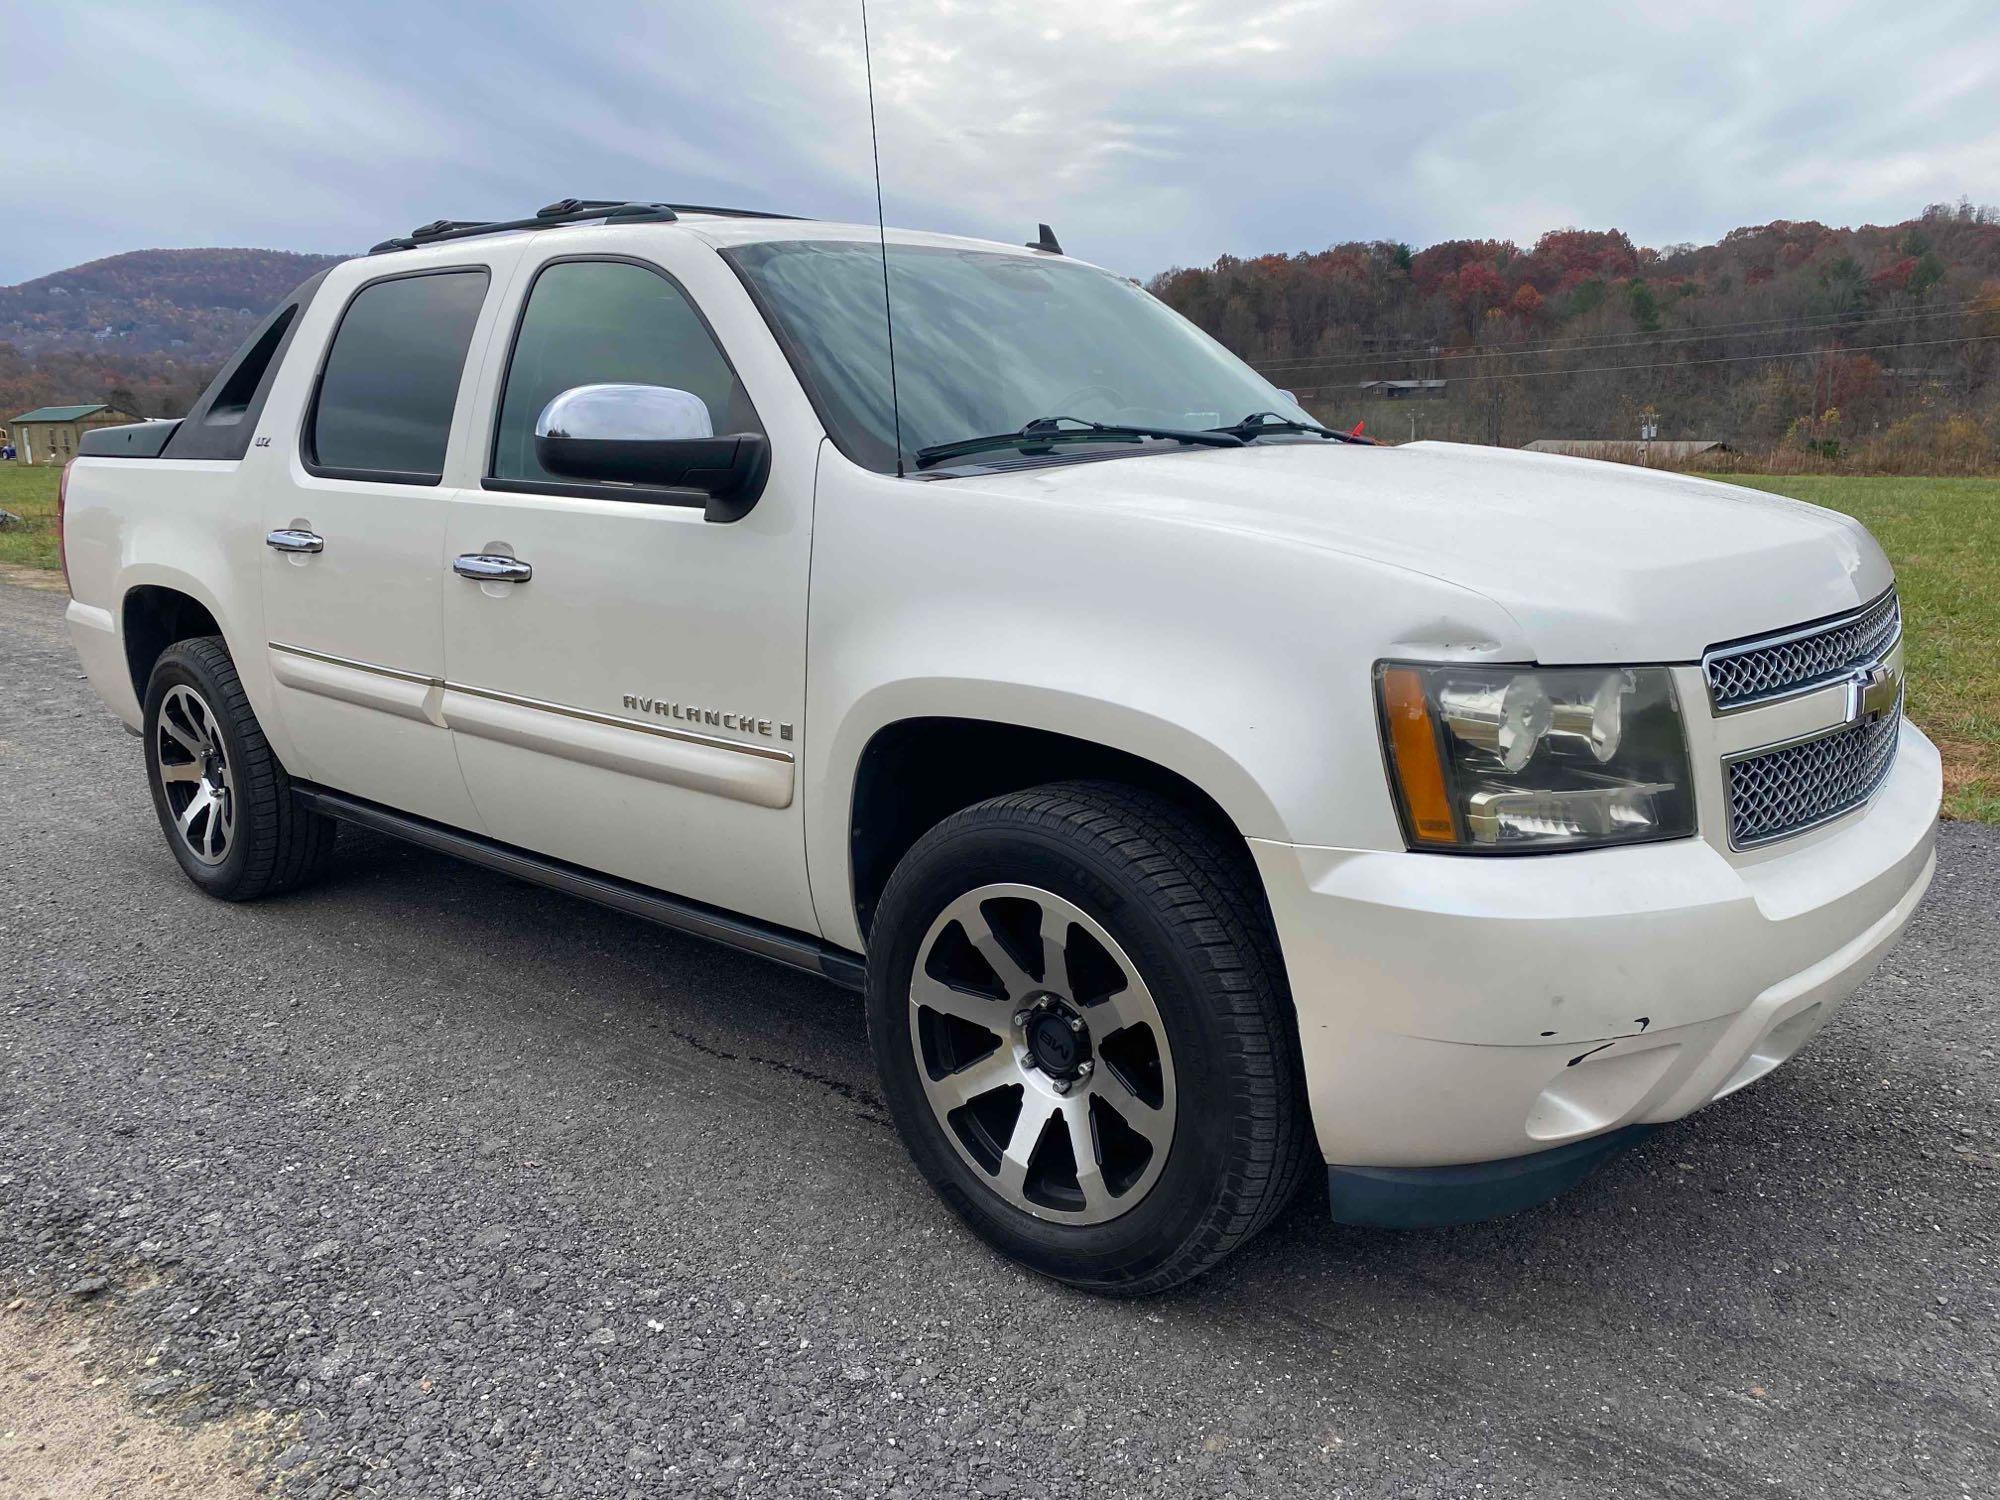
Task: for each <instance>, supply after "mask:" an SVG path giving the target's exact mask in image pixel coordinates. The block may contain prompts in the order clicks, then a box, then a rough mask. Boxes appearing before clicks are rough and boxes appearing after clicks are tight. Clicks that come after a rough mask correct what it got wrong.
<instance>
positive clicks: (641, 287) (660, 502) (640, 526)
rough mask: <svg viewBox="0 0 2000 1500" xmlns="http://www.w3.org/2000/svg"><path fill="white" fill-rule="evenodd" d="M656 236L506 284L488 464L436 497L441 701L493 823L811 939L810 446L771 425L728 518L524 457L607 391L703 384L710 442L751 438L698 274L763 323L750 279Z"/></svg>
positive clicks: (507, 837) (694, 501)
mask: <svg viewBox="0 0 2000 1500" xmlns="http://www.w3.org/2000/svg"><path fill="white" fill-rule="evenodd" d="M646 250H647V254H646V255H645V256H637V255H635V256H633V257H629V258H614V257H606V256H593V257H561V256H557V257H555V258H552V259H550V260H548V261H546V262H545V263H544V264H542V265H541V266H540V267H539V268H537V269H536V270H535V271H534V273H533V275H532V276H523V277H522V278H520V279H521V280H524V281H526V282H527V287H526V290H525V291H524V293H523V294H522V295H521V297H520V298H519V299H518V301H519V306H520V312H519V315H518V320H517V321H516V323H515V326H514V329H513V336H512V340H511V342H510V343H508V344H506V345H504V346H503V345H502V344H501V343H500V342H498V341H497V340H496V343H495V345H494V355H493V360H492V362H493V364H494V374H493V377H492V379H491V381H490V382H489V384H490V385H491V387H492V390H493V395H492V396H491V398H490V399H489V401H488V403H487V410H488V411H490V412H491V413H492V422H493V433H492V439H491V442H490V443H489V445H488V450H487V464H486V467H485V471H484V476H483V478H482V479H481V480H480V481H479V487H478V488H470V487H468V488H466V489H464V490H461V491H458V492H457V493H456V494H455V495H454V497H453V499H452V501H451V505H450V511H451V514H450V518H449V521H448V524H447V535H446V548H445V551H446V555H447V558H448V560H449V561H448V566H454V565H455V566H456V567H457V569H458V570H459V573H458V576H447V577H446V578H445V580H444V611H443V615H444V638H445V639H444V654H445V665H446V672H445V675H446V678H447V682H446V687H445V698H444V714H445V718H446V720H447V722H449V724H450V725H451V727H452V731H453V734H454V736H455V738H456V741H457V745H458V758H459V763H460V765H461V767H462V768H463V770H464V774H465V778H466V782H467V785H468V786H469V787H470V789H471V793H472V797H473V801H474V803H475V804H476V806H477V809H478V812H479V817H480V821H481V823H482V825H483V826H484V828H485V829H486V831H487V832H488V833H489V834H490V835H491V836H492V837H494V838H497V839H500V840H502V841H504V842H506V843H510V844H516V845H520V846H522V847H525V848H528V849H533V850H536V851H538V852H541V853H544V854H548V855H552V856H554V857H556V858H559V859H563V860H568V861H570V862H572V863H575V864H580V865H584V866H587V867H589V868H591V869H593V870H600V871H604V872H607V873H609V874H613V875H618V876H621V877H624V878H626V879H629V880H634V881H638V882H640V883H642V884H644V885H648V886H652V887H655V888H657V889H661V890H665V891H669V892H672V893H675V894H677V895H682V896H686V897H691V898H694V899H697V900H701V901H705V902H708V903H710V904H713V905H716V906H720V907H723V908H725V909H727V910H730V911H734V912H740V913H743V914H745V915H749V916H753V917H760V918H763V919H764V920H766V921H770V922H775V923H778V924H780V925H783V926H786V927H792V928H797V929H801V930H813V929H814V928H815V926H816V923H815V920H814V917H813V912H812V903H811V897H810V894H809V893H808V891H807V888H806V880H805V863H804V852H803V838H804V835H803V824H802V821H801V815H800V806H799V791H800V788H799V780H798V766H797V762H796V755H797V752H798V749H799V746H800V741H801V738H802V736H803V733H804V726H803V723H802V717H803V712H804V706H805V620H806V586H807V567H808V563H809V560H810V537H811V505H812V482H813V468H814V463H815V460H816V456H817V454H816V443H814V442H809V441H805V440H800V441H796V442H793V443H791V444H789V445H788V444H785V443H783V442H774V451H773V454H772V467H771V474H770V478H769V480H768V482H767V485H766V487H765V490H764V492H763V494H762V497H761V498H760V499H759V501H758V503H757V505H756V506H755V508H754V509H752V510H751V511H750V513H749V514H748V515H747V516H744V517H743V518H741V519H739V520H736V521H730V522H721V521H710V520H707V519H705V517H704V512H703V508H702V504H701V500H702V497H700V496H698V495H692V494H690V493H688V492H684V491H646V490H642V489H636V488H633V487H631V486H616V485H605V484H595V485H593V484H580V483H575V482H571V481H565V480H563V479H560V478H558V477H556V476H554V475H552V474H550V473H548V472H547V471H546V470H545V469H544V468H543V467H542V466H541V464H540V463H539V462H538V461H537V458H536V453H535V442H534V427H535V421H536V418H537V417H538V415H539V414H540V413H541V411H542V409H543V408H544V407H545V406H546V405H547V404H548V403H549V402H550V401H551V400H552V399H553V398H554V397H556V396H557V395H559V394H561V393H562V392H563V391H566V390H570V389H573V388H574V387H577V386H584V385H594V384H599V383H606V382H612V383H636V384H642V385H652V386H667V387H672V388H674V389H676V390H680V391H686V392H689V393H692V394H693V395H694V396H696V397H698V398H700V400H701V402H702V403H703V404H704V405H705V406H706V407H707V409H708V416H709V420H710V423H711V426H712V428H713V430H714V431H715V432H716V433H718V434H724V433H732V432H760V431H763V430H764V429H763V426H762V423H761V422H760V420H759V417H758V412H757V408H756V406H755V404H754V403H753V402H752V400H751V396H750V393H749V391H748V390H747V389H746V387H745V385H744V383H743V381H742V380H741V379H740V378H739V376H738V372H737V368H736V366H734V365H733V364H732V363H731V361H730V359H729V357H728V355H727V354H725V352H724V349H723V347H722V343H721V341H720V340H719V339H718V338H717V336H716V334H715V333H714V332H712V331H711V328H710V326H709V322H708V320H707V319H705V318H704V317H703V315H702V313H701V311H700V310H699V309H698V307H697V304H696V301H695V298H694V295H693V294H691V293H690V291H689V290H688V288H689V287H695V288H697V289H699V288H700V287H701V286H702V285H703V284H704V282H705V284H706V285H707V287H708V288H709V291H710V293H711V295H714V296H715V297H717V298H718V299H723V300H726V301H728V303H729V304H730V310H731V313H732V315H739V316H748V317H752V318H754V317H755V314H754V312H753V311H751V310H750V309H749V307H748V302H747V298H746V297H745V296H744V294H743V293H742V291H741V288H740V287H737V286H735V284H734V282H733V280H731V279H730V277H729V273H728V272H727V270H726V268H724V267H722V265H721V263H720V261H719V260H717V258H716V257H715V255H714V253H713V252H712V251H711V250H709V249H708V248H707V247H706V246H704V245H701V244H699V243H698V242H694V241H692V240H691V239H683V238H682V237H681V236H678V235H669V234H661V233H659V232H658V231H655V232H653V234H651V235H650V236H647V241H646ZM677 260H684V261H685V262H686V263H685V264H677ZM732 294H733V295H732ZM503 353H504V358H503ZM473 559H487V561H484V562H474V561H472V560H473ZM493 559H512V560H513V564H514V565H513V566H512V567H509V566H508V565H507V564H506V563H504V562H495V561H492V560H493ZM509 573H513V574H515V575H519V576H516V577H512V578H510V577H508V576H506V575H507V574H509ZM496 575H497V576H496Z"/></svg>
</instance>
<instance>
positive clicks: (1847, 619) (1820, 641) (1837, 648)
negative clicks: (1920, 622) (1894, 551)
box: [1701, 589, 1903, 713]
mask: <svg viewBox="0 0 2000 1500" xmlns="http://www.w3.org/2000/svg"><path fill="white" fill-rule="evenodd" d="M1902 629H1903V615H1902V611H1901V609H1900V608H1899V607H1898V606H1897V603H1896V591H1895V590H1894V589H1891V590H1889V592H1888V593H1886V594H1884V595H1883V596H1882V597H1881V598H1879V599H1877V600H1875V601H1874V603H1872V604H1868V605H1865V606H1863V607H1862V608H1861V609H1858V610H1856V611H1854V613H1852V614H1849V615H1843V616H1841V617H1840V618H1839V619H1837V620H1827V621H1823V622H1822V623H1820V624H1818V625H1811V626H1808V627H1806V628H1805V629H1803V630H1793V631H1787V632H1785V633H1784V634H1782V635H1773V636H1764V637H1762V638H1760V639H1758V640H1754V641H1742V642H1739V643H1738V644H1736V645H1733V646H1718V647H1716V648H1715V649H1714V650H1712V651H1710V652H1709V653H1708V655H1706V656H1704V657H1703V658H1702V661H1701V670H1702V675H1703V676H1705V677H1706V678H1707V679H1708V696H1709V701H1710V702H1711V703H1713V704H1714V705H1715V711H1716V712H1717V713H1724V712H1727V711H1728V710H1730V709H1737V708H1748V707H1750V706H1751V705H1752V704H1756V703H1767V702H1769V701H1770V700H1772V699H1774V698H1787V697H1790V696H1791V695H1792V694H1794V693H1804V692H1810V691H1812V690H1813V689H1814V688H1816V687H1821V686H1823V685H1825V684H1826V683H1829V682H1833V681H1836V680H1838V679H1839V678H1841V677H1842V676H1844V675H1846V674H1847V673H1848V672H1850V671H1851V670H1853V669H1854V668H1855V667H1858V666H1865V665H1867V664H1868V663H1870V662H1874V661H1879V660H1880V659H1881V658H1882V657H1883V656H1885V655H1887V654H1888V651H1889V648H1890V647H1891V646H1893V645H1894V644H1895V643H1896V638H1897V636H1899V635H1900V634H1901V633H1902Z"/></svg>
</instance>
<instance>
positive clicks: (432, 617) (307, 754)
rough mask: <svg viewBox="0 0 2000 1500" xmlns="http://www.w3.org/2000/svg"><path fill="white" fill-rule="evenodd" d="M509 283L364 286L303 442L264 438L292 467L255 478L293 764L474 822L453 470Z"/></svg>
mask: <svg viewBox="0 0 2000 1500" xmlns="http://www.w3.org/2000/svg"><path fill="white" fill-rule="evenodd" d="M496 280H497V278H496V275H495V267H494V266H492V265H490V264H486V263H477V264H466V265H462V266H455V267H451V268H448V269H439V270H425V271H421V272H416V273H409V272H404V273H395V272H390V273H389V274H386V275H383V276H381V277H378V278H376V279H374V280H372V281H369V282H367V283H366V284H364V285H363V286H361V287H360V288H359V290H357V291H356V292H355V293H354V295H353V296H352V298H350V299H349V300H348V301H347V303H346V305H345V307H344V308H342V309H341V311H340V313H339V315H338V317H339V321H338V325H337V327H336V329H335V331H334V335H333V339H332V342H331V344H330V345H329V347H328V349H327V353H326V356H325V358H324V360H323V362H322V365H321V367H320V370H319V372H318V375H317V380H316V383H315V388H314V392H313V394H312V396H311V397H310V398H309V401H308V404H307V408H306V416H305V422H304V425H303V428H302V430H301V432H300V435H299V442H298V446H297V451H296V452H283V453H280V452H278V451H272V450H261V451H262V452H263V453H267V454H268V457H265V458H264V460H263V462H264V464H266V465H269V466H270V467H272V468H274V469H275V468H279V467H280V466H283V467H284V468H288V469H289V473H288V474H280V475H274V476H273V479H274V480H275V482H272V483H268V484H260V485H259V486H258V492H259V494H260V495H261V496H263V497H264V499H263V505H262V514H261V518H260V519H261V521H262V523H263V526H264V528H265V533H266V552H265V557H264V615H265V630H266V646H267V649H268V651H269V653H270V665H271V672H272V676H273V678H274V679H275V681H276V698H277V708H278V712H279V714H280V716H281V717H282V718H283V720H284V722H285V726H286V728H287V729H288V730H289V731H290V735H291V739H292V742H293V744H294V745H295V746H296V750H297V758H298V759H299V761H300V762H301V763H300V764H299V765H297V766H295V767H294V768H293V769H294V770H295V771H296V772H297V773H298V774H299V775H301V776H304V777H306V778H308V779H310V780H313V781H316V782H320V783H322V784H324V785H326V786H329V787H334V788H337V789H339V790H341V791H345V792H350V793H353V794H354V795H356V796H359V797H365V798H368V799H370V800H371V801H375V802H381V803H385V804H387V805H389V806H391V807H395V808H398V809H400V810H402V811H404V812H411V813H416V814H419V815H420V816H423V817H427V818H435V819H437V820H439V821H441V822H445V823H451V824H455V825H458V826H460V827H476V826H477V821H476V817H475V815H474V813H473V809H472V803H471V799H470V798H469V797H468V796H467V794H466V790H465V779H464V777H463V776H461V775H460V774H459V769H458V761H457V758H456V757H455V756H454V754H453V753H452V743H451V735H450V733H449V731H448V730H446V728H445V727H444V721H443V719H442V717H441V715H440V707H441V699H442V690H443V683H442V679H443V676H444V639H443V634H442V631H441V629H440V625H439V621H438V596H439V590H440V586H441V584H442V581H443V578H444V572H443V560H444V533H445V521H446V501H447V498H448V496H449V493H450V492H449V491H448V490H447V489H446V488H444V486H443V476H444V473H445V459H446V450H447V448H448V446H449V444H450V442H451V437H452V432H453V429H454V415H455V413H456V411H457V408H458V406H459V404H460V396H461V386H462V383H463V377H464V372H465V369H466V365H467V355H468V352H469V351H470V350H471V349H473V348H474V347H475V336H476V335H477V334H480V333H482V332H483V330H484V326H485V320H483V319H482V311H483V309H484V308H485V307H486V305H487V304H488V303H489V301H496V300H497V299H496V298H494V297H492V295H491V294H492V292H493V291H494V284H495V281H496ZM466 394H467V395H468V396H469V394H470V393H469V391H468V392H467V393H466ZM259 456H260V450H256V449H253V450H252V460H253V462H255V461H256V460H257V459H258V458H259Z"/></svg>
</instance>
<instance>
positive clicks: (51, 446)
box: [12, 401, 142, 464]
mask: <svg viewBox="0 0 2000 1500" xmlns="http://www.w3.org/2000/svg"><path fill="white" fill-rule="evenodd" d="M141 420H142V418H139V417H135V416H133V415H132V414H131V413H130V412H124V411H120V410H118V408H117V407H115V406H106V405H105V404H104V403H103V402H102V401H98V402H94V403H92V404H91V405H89V406H38V407H36V408H35V409H34V410H33V411H24V412H22V413H21V415H20V416H18V417H16V418H14V421H13V424H12V426H13V433H14V449H15V453H16V455H17V462H20V463H24V464H66V463H68V462H69V461H70V460H71V459H72V458H75V457H76V450H77V449H78V448H79V447H81V446H82V445H83V435H84V434H85V433H86V432H88V431H89V430H90V429H91V428H93V427H121V426H123V425H124V424H125V423H127V422H137V421H141Z"/></svg>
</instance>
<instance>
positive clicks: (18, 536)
mask: <svg viewBox="0 0 2000 1500" xmlns="http://www.w3.org/2000/svg"><path fill="white" fill-rule="evenodd" d="M61 473H62V470H60V469H55V468H48V469H31V468H29V467H27V465H25V464H0V510H5V511H12V512H13V513H14V514H15V515H17V516H19V517H21V518H22V519H23V520H24V521H26V522H27V523H28V524H27V525H26V526H9V527H6V528H4V529H0V563H12V564H13V565H14V566H15V567H22V568H54V567H58V566H60V564H59V562H58V561H57V559H56V478H57V476H58V475H60V474H61Z"/></svg>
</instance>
